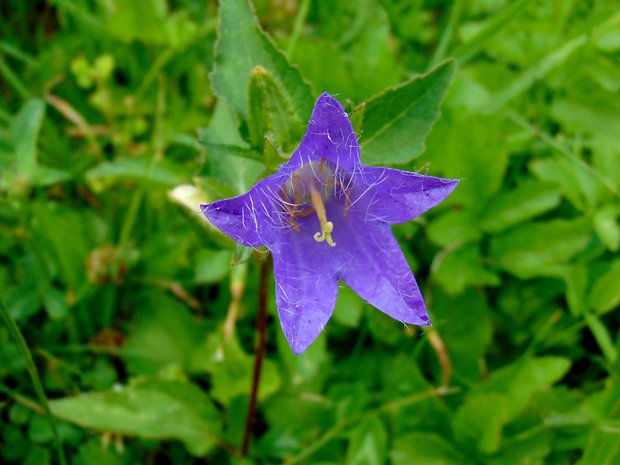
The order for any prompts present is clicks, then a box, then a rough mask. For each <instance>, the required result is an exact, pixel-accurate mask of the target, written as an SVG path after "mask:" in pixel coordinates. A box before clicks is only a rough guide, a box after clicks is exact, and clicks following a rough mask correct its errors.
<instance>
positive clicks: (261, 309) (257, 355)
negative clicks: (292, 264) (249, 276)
mask: <svg viewBox="0 0 620 465" xmlns="http://www.w3.org/2000/svg"><path fill="white" fill-rule="evenodd" d="M269 268H270V260H269V259H268V258H267V259H265V260H263V261H262V262H261V263H260V277H259V285H258V313H257V315H256V346H255V348H254V372H253V375H252V391H251V392H250V405H249V406H248V416H247V418H246V421H245V432H244V434H243V444H242V446H241V455H242V456H243V457H246V456H247V455H248V451H249V449H250V439H251V438H252V427H253V426H254V417H255V416H256V401H257V398H258V388H259V384H260V375H261V371H262V368H263V359H264V358H265V336H266V333H267V296H268V291H267V286H268V284H269Z"/></svg>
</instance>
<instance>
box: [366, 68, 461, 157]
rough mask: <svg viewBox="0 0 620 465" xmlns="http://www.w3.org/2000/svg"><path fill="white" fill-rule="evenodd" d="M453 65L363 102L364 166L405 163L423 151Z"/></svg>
mask: <svg viewBox="0 0 620 465" xmlns="http://www.w3.org/2000/svg"><path fill="white" fill-rule="evenodd" d="M454 68H455V65H454V62H453V61H446V62H444V63H442V64H440V65H438V66H437V67H436V68H434V69H433V70H431V71H429V72H428V73H426V74H422V75H418V76H415V77H413V78H412V79H410V80H409V81H406V82H404V83H402V84H400V85H398V86H396V87H392V88H388V89H387V90H386V91H384V92H382V93H381V94H379V95H376V96H374V97H372V98H371V99H370V100H368V101H367V102H366V103H365V106H366V109H365V111H364V119H363V122H362V128H363V133H362V143H361V156H362V161H363V162H364V163H367V164H370V165H374V164H390V163H405V162H408V161H410V160H413V159H414V158H416V157H418V156H419V155H420V154H422V152H424V149H425V145H424V141H425V140H426V136H427V135H428V133H429V132H430V131H431V128H432V127H433V125H434V124H435V122H436V121H437V119H438V118H439V107H440V105H441V102H442V101H443V98H444V96H445V94H446V90H447V89H448V86H449V85H450V82H451V81H452V75H453V74H454Z"/></svg>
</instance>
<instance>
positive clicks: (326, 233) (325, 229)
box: [310, 187, 336, 247]
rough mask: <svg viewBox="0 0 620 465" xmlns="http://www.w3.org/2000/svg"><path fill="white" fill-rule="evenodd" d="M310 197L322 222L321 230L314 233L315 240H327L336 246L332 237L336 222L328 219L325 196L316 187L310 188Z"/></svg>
mask: <svg viewBox="0 0 620 465" xmlns="http://www.w3.org/2000/svg"><path fill="white" fill-rule="evenodd" d="M310 198H311V199H312V206H313V207H314V210H315V211H316V216H318V217H319V222H320V223H321V231H320V232H316V233H314V240H315V241H317V242H323V241H327V243H328V244H329V245H330V246H332V247H335V246H336V243H335V242H334V240H333V239H332V231H333V230H334V223H332V222H331V221H327V213H326V212H325V204H324V203H323V198H322V197H321V194H319V193H318V192H317V191H316V189H315V188H314V187H311V189H310Z"/></svg>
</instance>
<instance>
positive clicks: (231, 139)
mask: <svg viewBox="0 0 620 465" xmlns="http://www.w3.org/2000/svg"><path fill="white" fill-rule="evenodd" d="M237 126H238V119H237V116H236V115H235V113H234V112H233V110H232V109H231V107H230V106H229V105H228V104H227V103H226V101H225V100H219V101H218V102H217V104H216V106H215V109H214V111H213V116H212V118H211V123H210V124H209V127H208V128H207V129H202V130H201V131H199V134H200V138H201V139H202V140H203V141H204V142H205V143H206V145H207V147H211V148H212V149H215V150H212V151H211V152H208V155H209V156H208V159H207V168H208V174H209V175H210V176H211V177H212V178H214V179H215V180H216V181H217V182H218V183H220V184H221V185H222V186H224V187H225V188H226V189H228V190H229V192H233V193H234V194H235V195H239V194H241V193H243V192H246V191H247V190H248V189H249V188H250V187H251V186H252V184H254V181H255V180H256V178H258V176H259V175H260V174H261V173H262V172H263V171H265V165H264V164H263V163H262V162H260V161H258V160H259V159H260V158H261V154H260V153H259V152H256V151H255V150H252V149H250V148H249V147H247V143H246V142H245V141H244V140H243V138H242V137H241V134H240V133H239V130H238V129H237ZM210 144H217V146H218V147H215V146H213V145H210ZM222 146H229V147H231V148H232V149H231V150H232V151H228V152H227V151H226V149H225V147H224V150H222V149H223V147H222ZM250 152H251V153H252V156H249V153H250ZM242 153H245V154H248V156H243V154H242ZM254 154H256V156H255V155H254ZM220 191H221V189H220ZM221 193H222V194H225V195H223V196H229V194H228V193H225V192H221Z"/></svg>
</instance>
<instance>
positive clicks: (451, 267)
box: [432, 244, 500, 294]
mask: <svg viewBox="0 0 620 465" xmlns="http://www.w3.org/2000/svg"><path fill="white" fill-rule="evenodd" d="M438 257H439V258H438V259H436V261H435V263H434V269H433V270H432V271H433V276H434V277H435V278H436V279H437V282H438V283H439V284H441V286H442V287H443V288H444V289H445V290H446V292H448V293H449V294H459V293H461V292H463V290H464V289H465V288H466V287H467V286H484V285H488V286H496V285H498V284H499V283H500V279H499V277H498V276H497V274H495V273H494V272H493V271H491V270H490V269H488V268H486V267H485V266H484V265H483V264H482V255H481V253H480V248H479V246H478V244H466V245H463V246H461V247H458V248H456V249H454V250H451V251H449V252H448V253H447V254H445V255H444V254H439V255H438Z"/></svg>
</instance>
